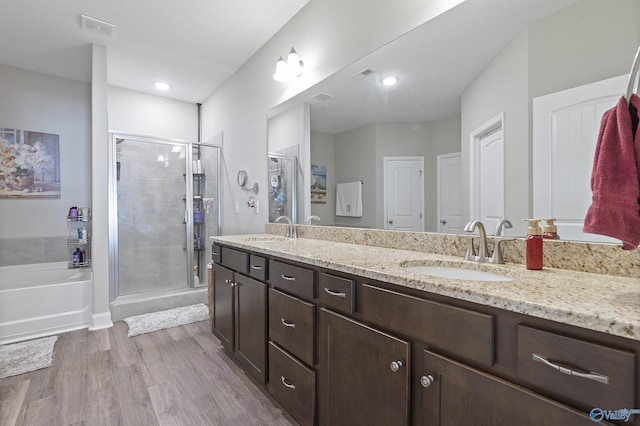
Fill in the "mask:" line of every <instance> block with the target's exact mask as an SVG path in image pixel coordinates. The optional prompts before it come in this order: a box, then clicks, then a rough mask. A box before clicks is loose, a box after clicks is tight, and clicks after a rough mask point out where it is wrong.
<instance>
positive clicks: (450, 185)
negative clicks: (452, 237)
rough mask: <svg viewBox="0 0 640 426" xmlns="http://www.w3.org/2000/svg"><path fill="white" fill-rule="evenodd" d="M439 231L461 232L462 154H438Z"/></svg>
mask: <svg viewBox="0 0 640 426" xmlns="http://www.w3.org/2000/svg"><path fill="white" fill-rule="evenodd" d="M437 165H438V201H437V202H438V232H447V233H460V232H462V231H463V229H464V225H465V224H464V222H463V220H464V219H463V218H462V156H461V155H460V153H459V152H456V153H454V154H445V155H438V161H437Z"/></svg>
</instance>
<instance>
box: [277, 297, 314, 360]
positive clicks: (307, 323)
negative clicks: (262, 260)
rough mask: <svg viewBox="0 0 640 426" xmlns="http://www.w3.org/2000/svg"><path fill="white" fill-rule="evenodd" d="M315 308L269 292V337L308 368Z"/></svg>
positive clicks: (297, 300) (303, 302) (312, 340)
mask: <svg viewBox="0 0 640 426" xmlns="http://www.w3.org/2000/svg"><path fill="white" fill-rule="evenodd" d="M314 320H315V306H314V305H312V304H311V303H307V302H305V301H303V300H300V299H298V298H297V297H293V296H289V295H288V294H284V293H282V292H280V291H278V290H274V289H272V288H270V289H269V337H270V338H271V340H273V341H274V342H276V343H277V344H278V345H280V346H282V347H283V348H285V349H286V350H288V351H289V352H291V353H292V354H293V355H295V356H296V357H298V358H299V359H300V360H302V361H303V362H305V363H306V364H307V365H313V353H314V351H313V349H314V347H313V342H314V330H315V327H314Z"/></svg>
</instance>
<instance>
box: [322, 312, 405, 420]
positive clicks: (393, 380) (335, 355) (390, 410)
mask: <svg viewBox="0 0 640 426" xmlns="http://www.w3.org/2000/svg"><path fill="white" fill-rule="evenodd" d="M319 347H320V350H319V363H320V366H319V370H320V377H319V380H320V393H321V394H320V398H319V404H320V413H319V417H320V424H323V425H385V426H388V425H406V424H408V422H409V384H410V362H409V361H410V344H409V343H408V342H405V341H403V340H400V339H398V338H396V337H393V336H390V335H388V334H385V333H383V332H381V331H378V330H375V329H373V328H371V327H367V326H366V325H364V324H361V323H359V322H356V321H354V320H352V319H349V318H347V317H344V316H342V315H339V314H336V313H333V312H331V311H328V310H326V309H324V308H323V309H321V310H320V342H319Z"/></svg>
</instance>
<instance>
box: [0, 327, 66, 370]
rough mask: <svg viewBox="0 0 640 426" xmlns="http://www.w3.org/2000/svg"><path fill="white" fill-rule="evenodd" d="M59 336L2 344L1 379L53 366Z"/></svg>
mask: <svg viewBox="0 0 640 426" xmlns="http://www.w3.org/2000/svg"><path fill="white" fill-rule="evenodd" d="M56 340H58V336H51V337H44V338H42V339H37V340H29V341H26V342H19V343H12V344H10V345H2V346H0V379H4V378H5V377H11V376H17V375H18V374H22V373H28V372H29V371H33V370H39V369H41V368H47V367H49V366H51V359H52V357H53V345H54V344H55V343H56Z"/></svg>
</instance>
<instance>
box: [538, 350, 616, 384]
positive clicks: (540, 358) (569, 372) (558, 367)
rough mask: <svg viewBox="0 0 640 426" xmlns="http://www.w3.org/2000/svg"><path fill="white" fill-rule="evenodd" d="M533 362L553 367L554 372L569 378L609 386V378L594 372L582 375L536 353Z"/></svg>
mask: <svg viewBox="0 0 640 426" xmlns="http://www.w3.org/2000/svg"><path fill="white" fill-rule="evenodd" d="M533 360H534V361H535V362H539V363H542V364H544V365H546V366H548V367H551V368H553V369H554V370H558V371H559V372H561V373H562V374H566V375H567V376H576V377H582V378H583V379H588V380H595V381H596V382H600V383H604V384H605V385H608V384H609V376H605V375H603V374H598V373H594V372H593V371H591V372H589V373H582V372H580V371H575V370H572V369H571V368H567V367H563V366H561V365H558V364H554V363H553V362H551V361H549V360H548V359H547V357H545V356H542V355H538V354H536V353H534V354H533Z"/></svg>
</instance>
